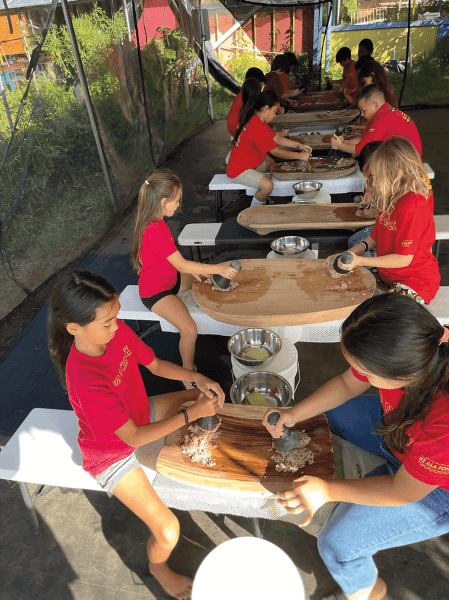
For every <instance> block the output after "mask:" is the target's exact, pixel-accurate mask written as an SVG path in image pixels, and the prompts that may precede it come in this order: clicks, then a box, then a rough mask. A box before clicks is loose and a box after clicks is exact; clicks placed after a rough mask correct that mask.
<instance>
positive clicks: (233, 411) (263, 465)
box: [156, 404, 335, 493]
mask: <svg viewBox="0 0 449 600" xmlns="http://www.w3.org/2000/svg"><path fill="white" fill-rule="evenodd" d="M266 410H267V409H266V408H265V407H263V406H244V405H237V404H225V405H224V406H223V407H222V408H220V409H219V410H218V413H217V414H218V415H219V417H220V418H221V425H220V427H219V430H218V431H219V436H218V438H217V439H216V441H215V442H214V443H215V445H216V446H217V448H212V458H213V460H214V462H215V463H216V466H214V467H207V466H205V465H201V464H198V463H193V462H190V460H189V459H188V458H187V456H186V455H185V454H182V452H181V449H180V447H179V444H180V443H181V442H182V440H183V439H184V436H185V435H186V434H187V433H188V431H187V426H184V427H182V429H180V430H178V431H175V432H174V433H172V434H170V435H169V436H167V439H166V441H165V444H164V447H163V448H162V450H161V452H160V454H159V457H158V459H157V465H156V468H157V471H158V472H159V473H162V474H163V475H165V476H166V477H169V478H171V479H176V480H177V481H181V482H182V483H186V484H190V485H200V486H206V487H213V488H220V489H229V490H241V491H245V492H256V493H257V492H259V493H260V492H267V491H269V492H271V493H274V492H277V491H281V490H284V489H287V488H290V487H291V484H292V482H293V481H294V480H295V479H297V478H298V477H300V476H301V474H304V475H314V476H316V477H321V478H322V479H333V478H334V476H335V464H334V451H333V447H332V437H331V434H330V431H329V426H328V424H327V420H326V417H325V416H324V415H317V416H316V417H313V418H312V419H308V420H307V421H303V422H302V423H298V424H297V425H296V428H297V429H299V430H300V431H302V430H305V432H306V433H307V435H308V436H309V437H310V438H311V441H310V442H309V444H308V448H309V449H310V450H312V452H314V453H315V457H314V463H313V464H312V465H307V466H305V467H304V468H303V469H300V470H299V471H297V472H296V473H278V472H277V471H276V469H275V463H274V462H273V461H272V460H271V456H272V455H273V454H274V452H275V451H274V450H273V449H272V448H271V442H272V438H271V436H270V434H269V433H268V431H267V430H266V428H265V427H264V426H263V425H262V418H263V415H264V414H265V412H266Z"/></svg>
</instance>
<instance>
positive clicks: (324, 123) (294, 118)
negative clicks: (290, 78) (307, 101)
mask: <svg viewBox="0 0 449 600" xmlns="http://www.w3.org/2000/svg"><path fill="white" fill-rule="evenodd" d="M358 114H359V110H358V109H353V108H348V109H345V110H334V111H318V112H307V113H285V114H284V115H277V116H276V117H274V119H273V121H272V124H273V125H274V127H276V129H284V128H287V129H293V128H294V127H309V126H313V127H315V126H317V127H320V126H321V127H338V125H342V124H343V123H347V122H348V121H350V120H351V119H353V118H354V117H356V116H357V115H358Z"/></svg>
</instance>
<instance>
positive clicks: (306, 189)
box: [293, 181, 323, 200]
mask: <svg viewBox="0 0 449 600" xmlns="http://www.w3.org/2000/svg"><path fill="white" fill-rule="evenodd" d="M322 187H323V184H322V183H320V182H319V181H298V182H297V183H294V184H293V189H294V190H295V192H296V195H297V196H301V198H304V199H307V200H312V199H313V198H315V197H316V196H318V194H319V193H320V190H321V188H322Z"/></svg>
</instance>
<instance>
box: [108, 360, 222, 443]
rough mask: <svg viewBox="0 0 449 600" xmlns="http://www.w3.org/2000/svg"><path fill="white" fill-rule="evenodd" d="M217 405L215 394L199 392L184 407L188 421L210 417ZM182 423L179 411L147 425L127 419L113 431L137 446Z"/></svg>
mask: <svg viewBox="0 0 449 600" xmlns="http://www.w3.org/2000/svg"><path fill="white" fill-rule="evenodd" d="M184 370H185V369H184ZM218 406H219V402H218V399H217V397H216V396H214V397H213V398H207V397H205V396H204V394H201V393H200V394H199V397H198V399H197V401H196V402H195V403H194V404H192V405H191V406H189V407H187V408H186V409H185V410H186V411H187V416H188V419H189V423H190V422H191V421H195V420H196V419H198V418H200V417H212V416H213V415H215V414H216V412H217V409H218ZM183 425H185V417H184V413H182V412H181V413H178V414H176V415H174V416H173V417H169V418H168V419H164V420H163V421H156V423H149V424H148V425H136V424H135V423H134V421H133V420H132V419H129V420H128V421H127V422H126V423H125V424H124V425H122V427H120V428H119V429H117V430H116V431H115V434H116V435H117V436H118V437H119V438H120V439H121V440H122V441H123V442H125V444H128V446H132V447H133V448H138V447H139V446H143V445H144V444H148V443H149V442H154V441H156V440H159V439H161V438H162V437H164V436H166V435H170V433H173V431H176V430H177V429H179V428H180V427H182V426H183Z"/></svg>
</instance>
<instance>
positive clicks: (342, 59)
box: [329, 46, 361, 106]
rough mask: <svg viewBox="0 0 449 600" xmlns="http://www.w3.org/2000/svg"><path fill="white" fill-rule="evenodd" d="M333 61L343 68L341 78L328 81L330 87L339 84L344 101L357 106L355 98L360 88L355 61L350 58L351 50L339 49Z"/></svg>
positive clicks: (344, 47)
mask: <svg viewBox="0 0 449 600" xmlns="http://www.w3.org/2000/svg"><path fill="white" fill-rule="evenodd" d="M335 61H336V62H337V63H338V64H339V65H340V66H341V67H342V68H343V74H342V78H341V79H329V83H330V84H332V85H335V84H341V86H342V87H343V94H344V97H345V99H346V100H347V101H348V102H349V104H352V105H353V106H357V96H358V93H359V91H360V89H361V86H360V85H359V82H358V79H357V71H356V68H355V60H352V58H351V50H350V49H349V48H347V47H346V46H343V48H340V49H339V50H338V52H337V55H336V57H335Z"/></svg>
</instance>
